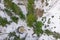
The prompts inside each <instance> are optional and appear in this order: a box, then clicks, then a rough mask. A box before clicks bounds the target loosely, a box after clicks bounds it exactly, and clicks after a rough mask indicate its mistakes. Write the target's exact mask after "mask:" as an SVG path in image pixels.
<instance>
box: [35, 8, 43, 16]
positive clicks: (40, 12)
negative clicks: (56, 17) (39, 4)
mask: <svg viewBox="0 0 60 40" xmlns="http://www.w3.org/2000/svg"><path fill="white" fill-rule="evenodd" d="M43 13H44V10H41V9H38V8H36V9H35V14H36V16H37V17H38V16H39V17H42V16H43Z"/></svg>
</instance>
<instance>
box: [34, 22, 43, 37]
mask: <svg viewBox="0 0 60 40" xmlns="http://www.w3.org/2000/svg"><path fill="white" fill-rule="evenodd" d="M34 25H35V27H34V33H36V34H37V36H40V34H42V33H43V30H42V26H43V23H42V22H41V21H38V22H36V23H35V24H34Z"/></svg>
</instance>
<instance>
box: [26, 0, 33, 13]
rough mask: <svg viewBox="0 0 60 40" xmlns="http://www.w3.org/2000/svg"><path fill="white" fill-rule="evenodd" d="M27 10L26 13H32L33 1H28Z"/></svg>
mask: <svg viewBox="0 0 60 40" xmlns="http://www.w3.org/2000/svg"><path fill="white" fill-rule="evenodd" d="M27 9H28V13H34V0H28V4H27Z"/></svg>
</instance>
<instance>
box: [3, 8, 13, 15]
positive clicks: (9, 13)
mask: <svg viewBox="0 0 60 40" xmlns="http://www.w3.org/2000/svg"><path fill="white" fill-rule="evenodd" d="M4 11H5V12H6V13H7V14H8V16H12V15H13V14H12V12H11V11H10V10H8V9H4Z"/></svg>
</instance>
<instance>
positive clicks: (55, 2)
mask: <svg viewBox="0 0 60 40" xmlns="http://www.w3.org/2000/svg"><path fill="white" fill-rule="evenodd" d="M13 2H15V3H16V4H17V3H18V1H17V0H14V1H13ZM48 3H49V5H48V6H44V8H43V9H44V11H45V12H46V13H44V15H43V17H46V22H45V23H44V25H48V23H47V21H48V19H49V18H51V19H50V21H51V23H50V24H49V28H48V29H49V30H51V31H53V32H54V31H55V32H57V33H60V19H59V18H60V0H50V1H48ZM35 5H36V8H42V4H41V2H40V1H35ZM18 6H19V7H20V8H21V9H22V11H23V13H24V15H26V14H27V10H26V7H25V6H24V5H18ZM49 6H52V8H51V9H49V8H50V7H49ZM0 7H1V8H2V9H4V5H3V4H1V3H0ZM0 16H1V17H2V18H7V20H8V21H10V20H11V19H10V17H9V16H8V15H7V14H6V13H4V12H3V11H1V10H0ZM51 16H54V18H52V17H51ZM40 20H41V18H38V21H40ZM20 26H24V28H25V30H26V31H25V32H24V34H20V36H21V38H22V37H24V36H25V35H26V33H27V34H28V35H27V37H26V40H36V39H37V37H36V35H35V37H33V36H32V34H33V28H29V27H28V26H27V24H26V21H25V20H24V21H23V20H21V19H19V20H18V24H16V23H14V22H12V23H11V24H10V25H7V28H2V29H4V30H5V31H4V30H3V31H2V32H4V33H10V32H13V31H16V29H17V28H18V27H20ZM43 27H44V26H43ZM54 27H56V28H54ZM28 29H30V30H28ZM17 35H18V33H17ZM6 37H7V34H4V35H0V40H3V39H4V38H6ZM42 39H45V40H55V39H54V38H53V37H52V36H48V35H44V34H43V35H42V36H41V37H40V38H39V40H42ZM58 40H60V39H58Z"/></svg>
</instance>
